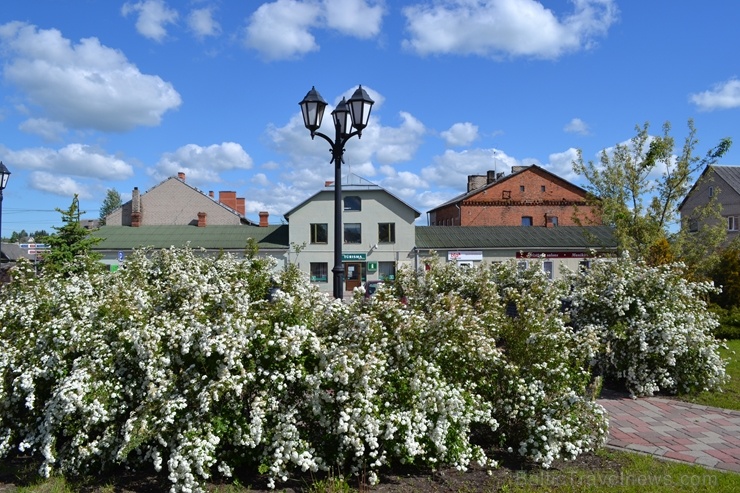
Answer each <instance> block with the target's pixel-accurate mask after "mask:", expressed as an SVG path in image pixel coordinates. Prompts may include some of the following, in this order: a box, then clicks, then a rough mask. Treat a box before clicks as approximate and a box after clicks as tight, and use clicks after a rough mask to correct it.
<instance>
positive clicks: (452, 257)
mask: <svg viewBox="0 0 740 493" xmlns="http://www.w3.org/2000/svg"><path fill="white" fill-rule="evenodd" d="M447 260H448V261H450V262H454V261H458V262H459V261H465V260H483V252H482V251H479V250H464V251H455V252H447Z"/></svg>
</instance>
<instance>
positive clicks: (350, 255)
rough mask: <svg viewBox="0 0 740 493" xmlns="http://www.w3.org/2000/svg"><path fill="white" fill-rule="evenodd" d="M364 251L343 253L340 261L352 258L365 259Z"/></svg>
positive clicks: (350, 260)
mask: <svg viewBox="0 0 740 493" xmlns="http://www.w3.org/2000/svg"><path fill="white" fill-rule="evenodd" d="M366 259H367V254H366V253H343V254H342V262H352V261H353V260H366Z"/></svg>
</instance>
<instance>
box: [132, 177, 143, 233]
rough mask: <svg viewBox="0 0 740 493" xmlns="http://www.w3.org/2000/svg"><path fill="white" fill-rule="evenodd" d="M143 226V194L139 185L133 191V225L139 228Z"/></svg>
mask: <svg viewBox="0 0 740 493" xmlns="http://www.w3.org/2000/svg"><path fill="white" fill-rule="evenodd" d="M139 226H141V196H140V195H139V187H134V189H133V190H132V191H131V227H132V228H138V227H139Z"/></svg>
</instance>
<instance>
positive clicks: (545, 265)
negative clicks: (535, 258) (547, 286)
mask: <svg viewBox="0 0 740 493" xmlns="http://www.w3.org/2000/svg"><path fill="white" fill-rule="evenodd" d="M552 269H553V265H552V261H551V260H546V261H544V262H542V270H544V271H545V275H546V276H547V278H548V279H552Z"/></svg>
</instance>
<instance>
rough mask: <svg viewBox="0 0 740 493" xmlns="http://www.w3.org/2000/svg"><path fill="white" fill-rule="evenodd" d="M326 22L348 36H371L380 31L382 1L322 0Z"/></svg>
mask: <svg viewBox="0 0 740 493" xmlns="http://www.w3.org/2000/svg"><path fill="white" fill-rule="evenodd" d="M323 6H324V16H325V18H326V24H327V26H328V27H330V28H332V29H336V30H337V31H340V32H341V33H343V34H346V35H348V36H356V37H358V38H371V37H373V36H376V35H377V34H378V33H379V32H380V27H381V23H382V20H383V14H384V9H383V5H382V3H378V2H367V1H365V0H324V2H323Z"/></svg>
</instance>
